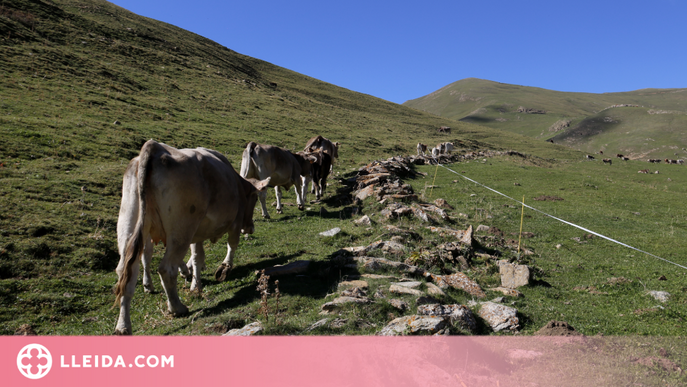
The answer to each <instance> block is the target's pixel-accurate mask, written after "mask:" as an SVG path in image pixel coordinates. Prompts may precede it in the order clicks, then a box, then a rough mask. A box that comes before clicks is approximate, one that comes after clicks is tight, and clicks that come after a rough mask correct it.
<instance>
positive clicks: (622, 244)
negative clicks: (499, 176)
mask: <svg viewBox="0 0 687 387" xmlns="http://www.w3.org/2000/svg"><path fill="white" fill-rule="evenodd" d="M432 158H434V156H432ZM434 161H436V162H437V165H439V166H440V167H442V168H445V169H447V170H449V171H451V172H453V173H455V174H456V175H458V176H460V177H462V178H463V179H465V180H469V181H471V182H473V183H475V184H477V185H479V186H482V187H484V188H486V189H488V190H489V191H491V192H494V193H496V194H498V195H501V196H503V197H505V198H508V199H510V200H512V201H514V202H516V203H519V204H522V205H523V206H525V207H527V208H529V209H531V210H534V211H536V212H538V213H540V214H542V215H546V216H548V217H549V218H552V219H555V220H557V221H559V222H562V223H565V224H567V225H569V226H573V227H575V228H578V229H580V230H583V231H586V232H588V233H590V234H593V235H596V236H598V237H599V238H603V239H605V240H607V241H610V242H613V243H617V244H619V245H621V246H624V247H627V248H629V249H632V250H635V251H638V252H640V253H644V254H646V255H649V256H651V257H654V258H657V259H660V260H662V261H665V262H668V263H670V264H673V265H675V266H678V267H681V268H683V269H685V270H687V267H685V266H682V265H680V264H678V263H675V262H672V261H669V260H667V259H665V258H661V257H659V256H658V255H654V254H651V253H649V252H646V251H644V250H640V249H638V248H636V247H632V246H630V245H628V244H625V243H623V242H620V241H617V240H615V239H613V238H609V237H607V236H605V235H601V234H599V233H598V232H594V231H592V230H589V229H586V228H584V227H582V226H578V225H576V224H574V223H570V222H568V221H567V220H563V219H560V218H557V217H555V216H553V215H550V214H547V213H546V212H544V211H541V210H538V209H536V208H534V207H532V206H529V205H527V204H525V203H523V202H521V201H519V200H517V199H513V198H512V197H510V196H508V195H506V194H503V193H501V192H499V191H497V190H495V189H493V188H489V187H487V186H486V185H484V184H482V183H480V182H478V181H475V180H472V179H471V178H469V177H467V176H463V175H462V174H460V173H458V172H456V171H454V170H453V169H451V168H449V167H447V166H445V165H443V164H441V163H439V161H438V160H437V159H436V158H434Z"/></svg>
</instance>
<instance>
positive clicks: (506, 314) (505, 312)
mask: <svg viewBox="0 0 687 387" xmlns="http://www.w3.org/2000/svg"><path fill="white" fill-rule="evenodd" d="M479 315H480V317H482V318H483V319H484V320H486V321H487V323H488V324H489V325H490V326H491V329H493V330H494V332H500V331H503V330H510V331H516V330H518V329H519V328H520V321H519V320H518V310H517V309H515V308H511V307H509V306H505V305H500V304H495V303H493V302H485V303H483V304H482V306H481V307H480V309H479Z"/></svg>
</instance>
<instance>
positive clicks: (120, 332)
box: [113, 328, 131, 336]
mask: <svg viewBox="0 0 687 387" xmlns="http://www.w3.org/2000/svg"><path fill="white" fill-rule="evenodd" d="M113 334H114V335H115V336H131V331H130V330H129V329H127V328H124V329H115V331H114V333H113Z"/></svg>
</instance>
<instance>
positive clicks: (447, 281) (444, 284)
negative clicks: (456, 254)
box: [427, 272, 486, 298]
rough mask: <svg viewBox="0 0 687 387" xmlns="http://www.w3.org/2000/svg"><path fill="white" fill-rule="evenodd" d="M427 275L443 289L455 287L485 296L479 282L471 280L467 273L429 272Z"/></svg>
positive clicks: (477, 295)
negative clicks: (446, 273) (442, 273)
mask: <svg viewBox="0 0 687 387" xmlns="http://www.w3.org/2000/svg"><path fill="white" fill-rule="evenodd" d="M427 277H429V278H431V279H432V281H433V282H434V283H435V284H436V285H437V286H438V287H440V288H441V289H446V288H449V287H451V288H454V289H460V290H464V291H466V292H467V293H469V294H470V295H472V296H475V297H479V298H483V297H486V294H485V293H484V291H483V290H482V288H481V287H480V286H479V284H477V282H475V281H473V280H471V279H470V278H468V276H466V275H465V274H463V273H461V272H458V273H455V274H451V275H435V274H430V273H428V274H427Z"/></svg>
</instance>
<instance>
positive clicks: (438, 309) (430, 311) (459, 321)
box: [417, 304, 477, 333]
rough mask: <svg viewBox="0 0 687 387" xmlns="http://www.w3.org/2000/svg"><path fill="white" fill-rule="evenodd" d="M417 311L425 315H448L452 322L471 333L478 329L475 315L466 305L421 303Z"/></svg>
mask: <svg viewBox="0 0 687 387" xmlns="http://www.w3.org/2000/svg"><path fill="white" fill-rule="evenodd" d="M417 313H418V314H419V315H424V316H439V317H448V318H449V319H450V321H451V324H454V325H457V326H458V327H459V328H460V329H462V330H465V331H468V332H470V333H475V332H476V331H477V322H476V321H475V316H474V315H473V313H472V311H471V310H470V308H468V307H467V306H465V305H458V304H454V305H439V304H433V305H432V304H429V305H420V306H418V307H417Z"/></svg>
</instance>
